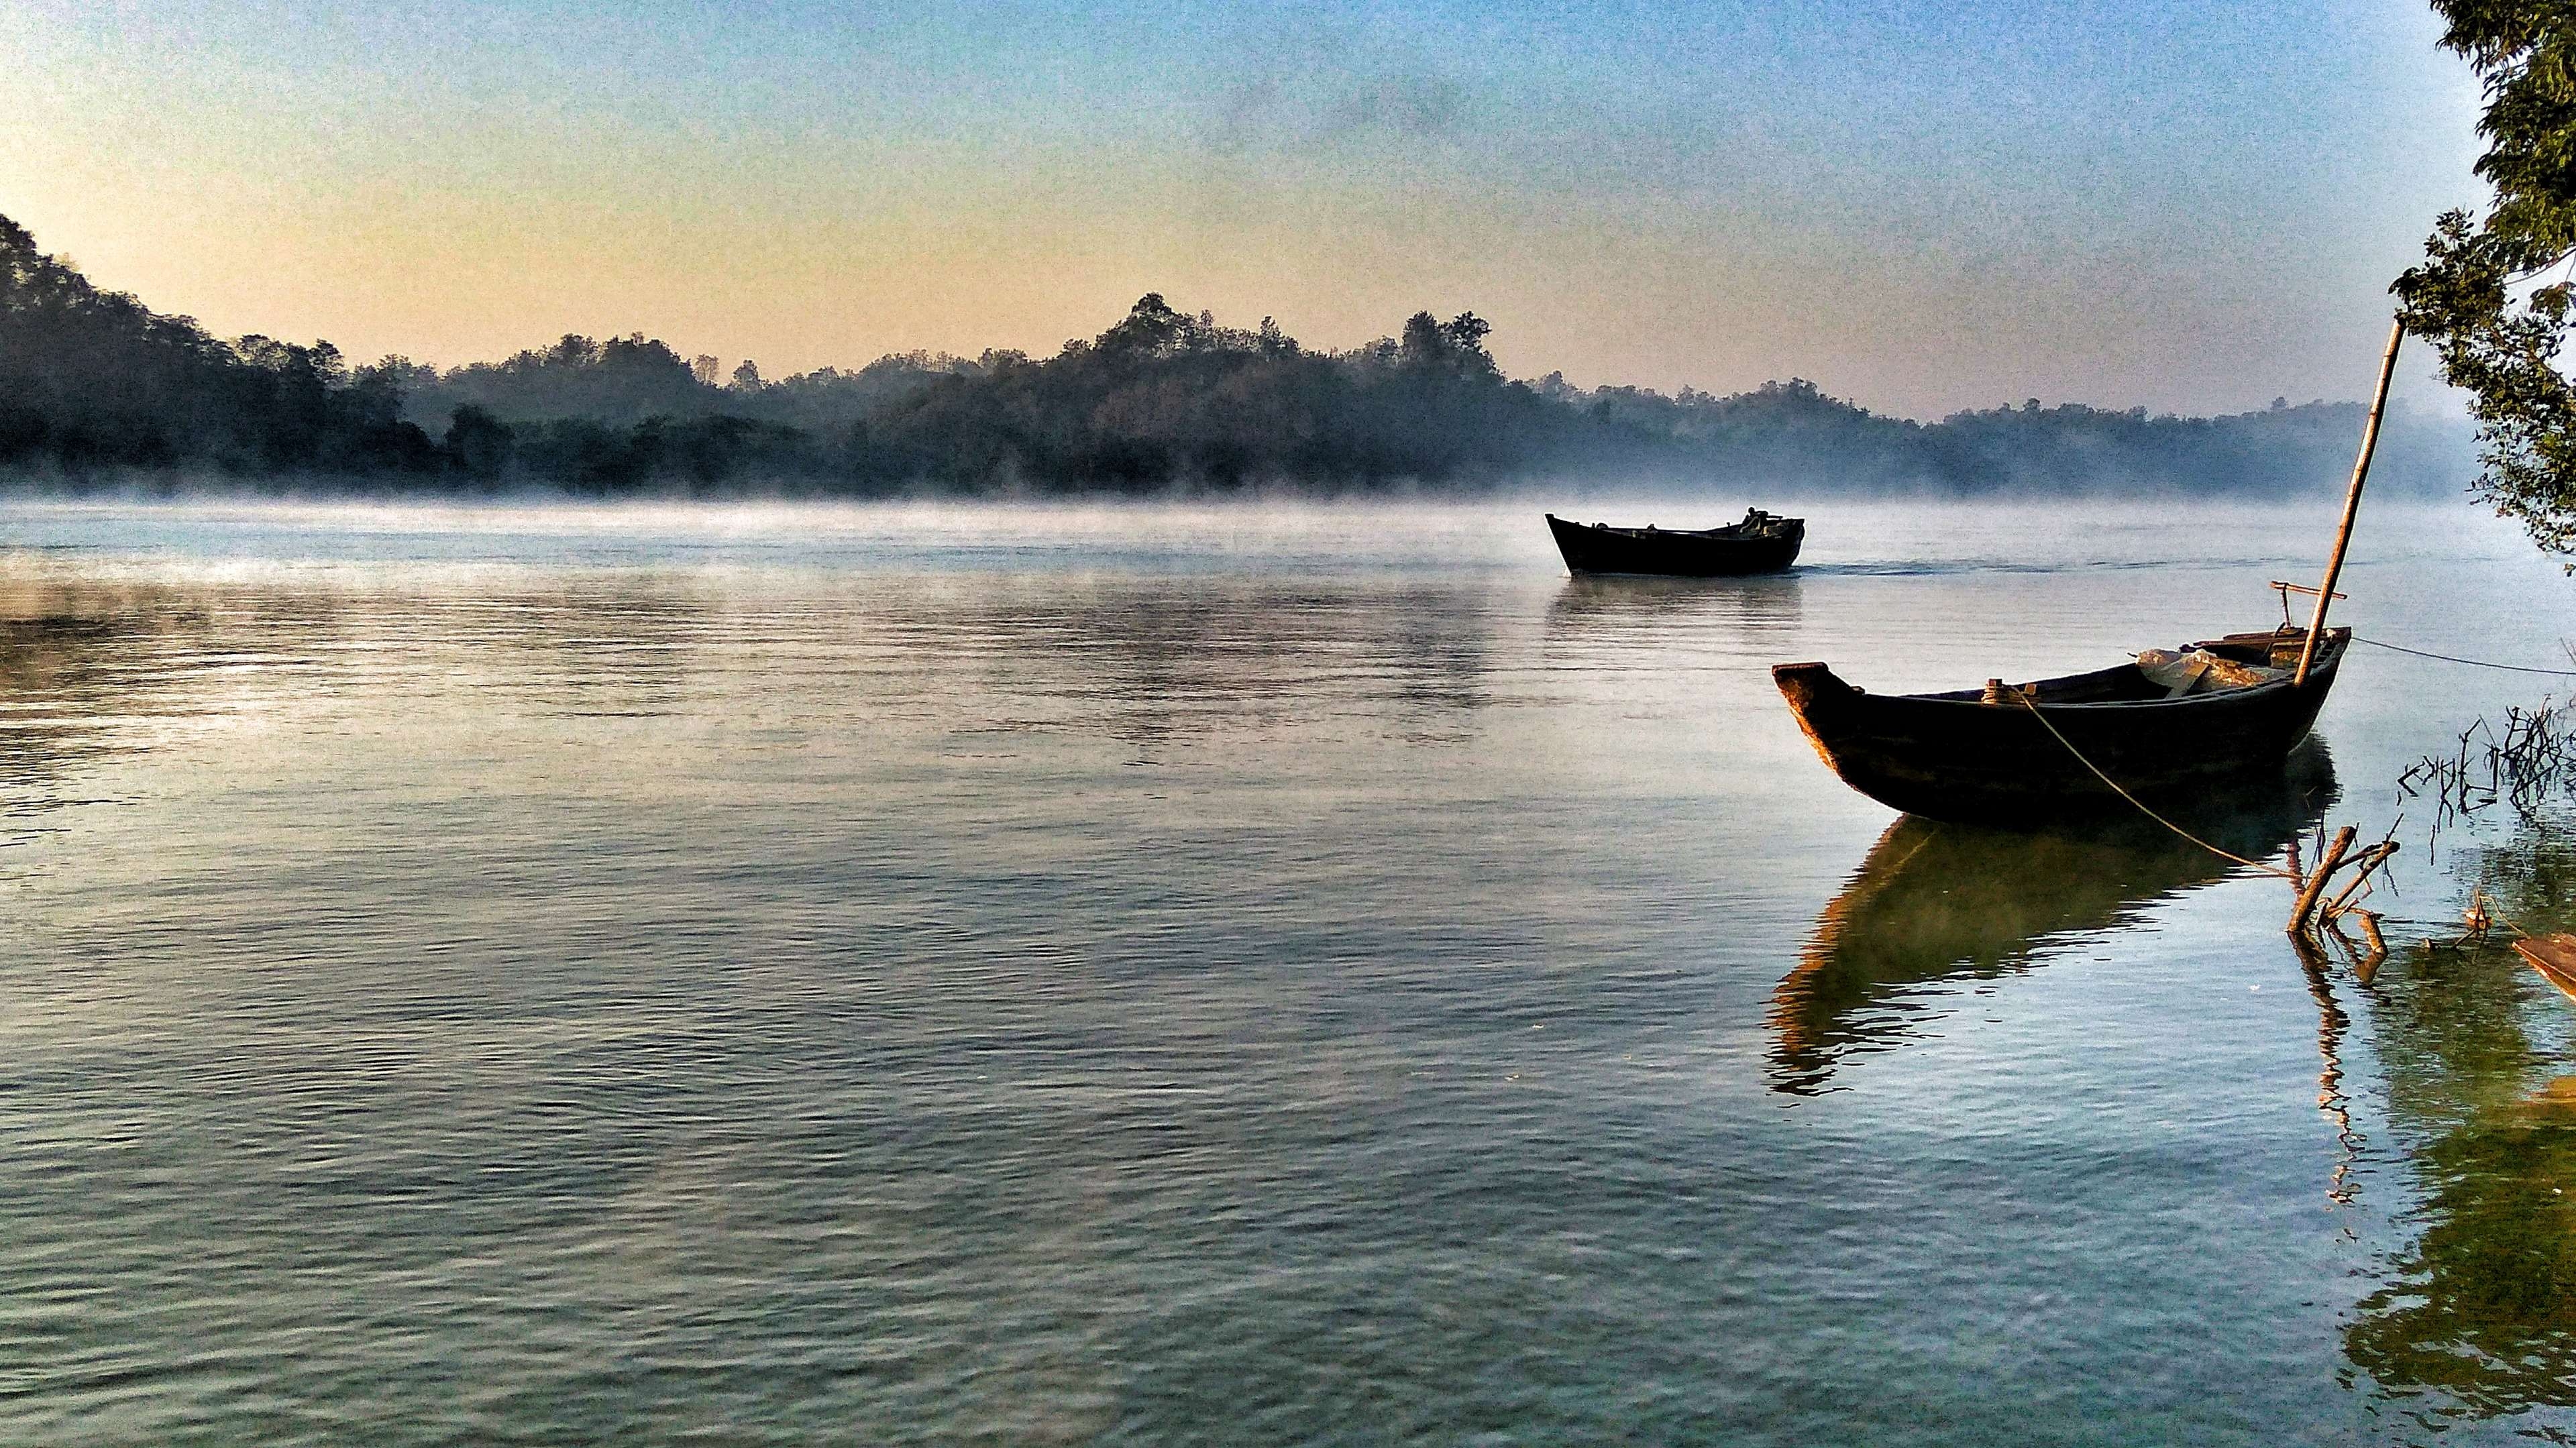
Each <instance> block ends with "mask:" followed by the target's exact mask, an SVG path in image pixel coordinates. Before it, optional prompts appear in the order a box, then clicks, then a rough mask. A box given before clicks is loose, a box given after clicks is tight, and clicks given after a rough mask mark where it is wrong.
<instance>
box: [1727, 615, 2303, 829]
mask: <svg viewBox="0 0 2576 1448" xmlns="http://www.w3.org/2000/svg"><path fill="white" fill-rule="evenodd" d="M2351 637H2352V631H2351V630H2350V629H2334V630H2331V631H2329V632H2328V633H2327V634H2326V636H2325V638H2324V640H2323V641H2322V642H2321V643H2320V644H2319V646H2318V648H2317V650H2316V656H2315V658H2314V660H2313V661H2312V662H2311V664H2310V666H2309V669H2308V674H2307V678H2306V679H2305V680H2304V681H2300V680H2297V679H2296V678H2295V676H2294V675H2293V673H2292V668H2293V666H2295V665H2296V664H2297V663H2298V660H2299V654H2300V650H2301V648H2302V646H2303V645H2304V644H2305V643H2306V641H2307V631H2306V630H2304V629H2299V628H2294V627H2290V626H2288V625H2284V626H2283V627H2281V628H2279V629H2275V630H2272V631H2270V632H2268V633H2244V634H2229V635H2227V636H2226V637H2224V638H2220V639H2212V640H2208V641H2206V642H2202V643H2198V644H2193V645H2191V646H2190V649H2189V651H2188V652H2187V653H2186V654H2184V655H2183V656H2182V658H2184V659H2188V660H2191V661H2192V662H2191V664H2190V665H2188V666H2187V669H2188V670H2189V671H2193V672H2192V676H2191V677H2190V678H2188V679H2185V680H2184V681H2183V682H2181V683H2180V684H2179V685H2177V684H2176V683H2175V682H2173V680H2175V679H2176V678H2177V677H2179V675H2177V673H2176V672H2175V666H2174V665H2173V664H2164V665H2162V666H2154V667H2156V672H2157V673H2159V674H2160V675H2162V676H2163V677H2162V678H2161V679H2159V678H2152V677H2150V676H2149V668H2150V667H2151V666H2142V665H2141V664H2139V663H2135V662H2132V663H2128V664H2122V665H2120V666H2118V667H2116V668H2109V669H2100V670H2096V671H2094V672H2092V673H2088V674H2070V675H2067V676H2066V677H2063V678H2056V679H2041V680H2038V681H2037V682H2035V683H2029V684H2018V685H2008V686H2006V685H2001V684H2000V681H1996V682H1995V683H1990V684H1988V685H1987V687H1986V688H1984V689H1959V690H1952V691H1950V692H1947V693H1937V694H1870V693H1867V692H1864V691H1863V690H1860V689H1856V688H1854V687H1852V686H1851V685H1850V684H1847V683H1845V682H1843V680H1841V679H1840V678H1837V677H1836V676H1835V674H1834V671H1833V670H1832V669H1831V668H1830V667H1828V666H1826V665H1824V664H1820V663H1810V664H1781V665H1778V666H1777V667H1775V668H1773V669H1772V671H1771V677H1772V681H1773V682H1774V683H1776V684H1778V685H1779V687H1780V692H1781V694H1782V695H1783V696H1785V697H1786V698H1787V699H1788V701H1789V707H1790V709H1791V710H1792V711H1793V712H1795V713H1796V715H1797V717H1798V727H1799V728H1801V729H1803V730H1805V731H1806V735H1807V738H1808V740H1809V741H1810V742H1812V743H1813V744H1814V745H1815V746H1816V752H1817V753H1818V754H1820V755H1822V756H1824V760H1825V763H1826V764H1828V765H1830V766H1831V767H1832V768H1833V771H1834V773H1836V774H1838V775H1840V776H1842V779H1843V782H1844V783H1846V784H1848V785H1850V786H1851V787H1852V788H1854V789H1856V790H1859V791H1860V792H1861V793H1863V794H1865V795H1868V796H1869V797H1870V798H1872V799H1874V800H1877V801H1878V802H1880V803H1881V804H1884V805H1887V806H1889V807H1890V808H1893V809H1899V810H1903V811H1905V812H1906V813H1908V814H1919V815H1925V816H1928V817H1930V818H1933V819H1944V820H1962V821H1968V822H1972V823H1986V824H2024V823H2030V822H2033V821H2038V820H2046V819H2056V818H2066V817H2069V816H2080V815H2085V814H2098V813H2103V812H2106V811H2112V810H2120V809H2127V808H2130V806H2129V805H2128V804H2127V803H2126V802H2124V801H2123V800H2122V799H2121V798H2120V795H2119V793H2118V791H2116V790H2114V789H2113V788H2112V787H2111V786H2110V785H2109V784H2106V783H2104V782H2103V778H2102V776H2103V775H2107V776H2109V777H2110V779H2111V780H2114V781H2116V782H2117V783H2118V785H2119V787H2120V789H2123V790H2126V791H2128V792H2129V793H2130V794H2131V795H2134V796H2136V797H2137V798H2138V799H2140V800H2142V801H2145V802H2147V803H2149V804H2158V803H2165V804H2170V803H2173V802H2176V801H2190V800H2194V799H2200V798H2205V797H2207V796H2210V795H2211V794H2213V793H2216V792H2222V791H2226V790H2230V789H2234V788H2241V787H2242V786H2243V784H2244V783H2245V782H2246V781H2247V780H2249V779H2257V778H2260V777H2261V776H2263V775H2266V774H2274V775H2277V774H2278V772H2279V771H2280V768H2281V765H2282V762H2283V761H2284V760H2286V759H2288V758H2289V755H2290V751H2291V749H2293V748H2294V747H2296V746H2297V744H2298V743H2299V741H2300V740H2301V739H2304V738H2306V737H2307V734H2308V729H2309V727H2310V726H2311V725H2313V724H2314V723H2315V722H2316V718H2317V711H2318V710H2319V709H2322V708H2323V707H2324V706H2325V701H2326V694H2327V691H2328V690H2330V689H2332V688H2333V687H2334V680H2335V670H2336V666H2337V665H2339V664H2340V663H2341V662H2342V661H2343V654H2344V649H2345V646H2346V644H2347V643H2348V641H2349V640H2350V639H2351ZM2200 671H2205V672H2207V673H2210V674H2212V675H2218V674H2224V675H2227V676H2229V678H2232V679H2236V680H2242V681H2243V682H2228V681H2226V680H2223V679H2220V678H2217V677H2209V678H2203V677H2200ZM2079 754H2080V755H2081V756H2082V757H2081V758H2078V757H2077V756H2078V755H2079ZM2086 761H2090V763H2091V765H2092V766H2093V767H2092V768H2087V767H2086ZM2096 769H2098V770H2100V771H2101V773H2100V774H2096V773H2095V772H2094V771H2095V770H2096Z"/></svg>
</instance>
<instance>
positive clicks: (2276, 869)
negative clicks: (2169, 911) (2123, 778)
mask: <svg viewBox="0 0 2576 1448" xmlns="http://www.w3.org/2000/svg"><path fill="white" fill-rule="evenodd" d="M2013 697H2014V698H2016V699H2019V700H2020V701H2021V705H2022V707H2023V708H2025V709H2028V710H2029V711H2030V717H2032V718H2034V719H2036V720H2038V721H2039V724H2040V727H2041V728H2043V729H2046V730H2047V731H2048V732H2049V733H2051V734H2054V735H2056V736H2057V742H2058V743H2060V744H2063V745H2065V746H2066V752H2067V753H2069V754H2072V755H2074V756H2075V762H2076V763H2078V764H2081V765H2083V766H2084V767H2085V768H2086V769H2089V770H2092V771H2093V777H2094V778H2095V779H2098V780H2100V781H2102V782H2103V783H2104V784H2107V785H2109V786H2110V787H2111V792H2112V793H2113V794H2116V795H2118V796H2119V797H2120V798H2122V799H2125V800H2127V801H2128V802H2129V803H2131V804H2133V805H2136V806H2137V807H2138V813H2140V814H2142V815H2145V816H2146V817H2147V818H2149V819H2151V820H2154V821H2155V822H2156V823H2157V824H2160V825H2163V826H2164V827H2165V828H2166V829H2169V830H2171V831H2173V832H2174V833H2175V834H2177V835H2180V836H2182V837H2183V838H2184V839H2186V840H2189V841H2191V842H2192V843H2193V844H2195V845H2198V846H2200V847H2201V848H2202V849H2204V850H2207V851H2209V852H2210V853H2211V854H2213V855H2216V856H2218V857H2219V858H2220V859H2222V860H2234V861H2235V862H2236V863H2238V864H2240V865H2244V866H2246V867H2248V868H2250V869H2256V870H2261V871H2263V872H2264V873H2265V874H2267V875H2278V876H2280V877H2281V878H2282V879H2284V880H2287V881H2289V882H2290V883H2291V884H2293V885H2303V884H2305V883H2307V882H2306V881H2304V880H2301V879H2300V878H2299V876H2298V874H2297V873H2296V872H2295V871H2291V870H2286V869H2283V868H2282V867H2281V866H2279V865H2275V864H2273V863H2272V862H2271V861H2269V860H2249V859H2247V858H2245V857H2244V856H2243V855H2240V854H2237V853H2235V852H2233V851H2231V850H2222V849H2220V848H2219V847H2218V846H2216V845H2213V844H2211V843H2210V842H2209V841H2207V840H2204V839H2202V838H2201V837H2200V836H2198V835H2195V834H2193V833H2192V832H2191V831H2189V830H2187V829H2184V828H2183V827H2182V826H2180V825H2178V824H2175V823H2174V822H2173V821H2172V820H2169V819H2166V818H2165V817H2164V816H2163V815H2160V814H2158V813H2156V812H2155V811H2154V810H2151V809H2149V808H2147V805H2146V802H2145V801H2144V800H2141V799H2139V798H2138V797H2137V796H2136V795H2134V794H2131V793H2129V792H2128V791H2127V790H2125V789H2122V788H2121V787H2120V782H2119V781H2118V780H2116V779H2113V778H2112V777H2111V776H2109V775H2107V774H2104V773H2103V772H2102V767H2101V766H2100V765H2097V764H2095V763H2094V762H2093V761H2092V760H2090V759H2087V758H2085V757H2084V751H2083V750H2081V749H2078V748H2076V747H2075V744H2074V741H2072V740H2070V739H2068V738H2067V737H2066V736H2065V735H2063V734H2059V733H2058V732H2057V726H2056V725H2054V724H2051V723H2050V722H2048V716H2047V715H2046V714H2043V713H2041V712H2040V709H2039V701H2038V700H2036V699H2033V698H2031V696H2029V695H2028V694H2024V693H2021V692H2019V691H2018V690H2016V691H2015V692H2014V694H2013Z"/></svg>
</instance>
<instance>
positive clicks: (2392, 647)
mask: <svg viewBox="0 0 2576 1448" xmlns="http://www.w3.org/2000/svg"><path fill="white" fill-rule="evenodd" d="M2352 641H2353V642H2354V643H2357V644H2368V645H2370V646H2371V647H2372V648H2375V649H2387V650H2389V651H2390V652H2392V653H2400V654H2413V655H2414V656H2415V657H2417V658H2419V659H2439V660H2441V661H2442V662H2443V663H2446V664H2467V665H2468V666H2469V667H2471V668H2473V669H2501V670H2503V671H2504V672H2506V673H2508V674H2547V675H2549V676H2550V677H2552V678H2559V679H2576V669H2535V668H2533V667H2531V666H2530V665H2529V664H2497V663H2489V662H2488V661H2487V660H2485V659H2464V658H2461V657H2460V656H2459V655H2457V654H2436V653H2428V652H2426V651H2425V650H2423V649H2410V648H2408V647H2406V646H2405V645H2404V644H2392V643H2388V642H2386V641H2384V640H2381V639H2366V638H2363V637H2362V636H2361V635H2359V634H2354V635H2353V636H2352Z"/></svg>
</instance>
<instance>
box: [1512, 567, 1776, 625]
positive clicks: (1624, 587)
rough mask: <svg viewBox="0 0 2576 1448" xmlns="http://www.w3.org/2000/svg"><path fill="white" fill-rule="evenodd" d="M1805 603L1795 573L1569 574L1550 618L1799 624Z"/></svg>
mask: <svg viewBox="0 0 2576 1448" xmlns="http://www.w3.org/2000/svg"><path fill="white" fill-rule="evenodd" d="M1804 603H1805V595H1804V592H1803V586H1802V585H1801V583H1800V581H1799V578H1798V575H1796V574H1794V573H1787V574H1768V575H1764V576H1761V577H1754V578H1569V579H1567V580H1566V582H1565V587H1564V588H1562V589H1560V590H1559V591H1558V592H1557V595H1556V599H1555V601H1554V602H1552V603H1551V604H1549V605H1548V622H1549V623H1550V624H1551V625H1553V626H1557V627H1560V628H1565V629H1580V628H1584V627H1589V626H1599V625H1604V624H1607V625H1611V626H1617V625H1621V624H1636V623H1653V622H1661V621H1664V620H1667V619H1673V618H1729V619H1739V620H1742V621H1744V622H1747V623H1757V624H1794V623H1796V622H1797V621H1798V619H1799V616H1800V614H1801V613H1802V612H1803V609H1804Z"/></svg>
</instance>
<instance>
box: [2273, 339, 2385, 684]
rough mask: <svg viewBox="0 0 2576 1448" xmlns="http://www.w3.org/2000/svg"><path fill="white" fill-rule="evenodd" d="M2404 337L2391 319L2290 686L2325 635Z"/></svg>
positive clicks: (2304, 672)
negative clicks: (2358, 453) (2357, 453)
mask: <svg viewBox="0 0 2576 1448" xmlns="http://www.w3.org/2000/svg"><path fill="white" fill-rule="evenodd" d="M2405 340H2406V324H2405V323H2404V322H2391V323H2390V324H2389V326H2388V353H2387V355H2386V356H2384V357H2381V358H2380V359H2379V389H2378V390H2377V391H2375V392H2373V393H2372V394H2371V395H2370V420H2369V421H2368V422H2366V423H2364V424H2363V425H2362V429H2361V456H2359V457H2357V458H2355V459H2353V462H2352V486H2351V487H2349V488H2347V489H2345V490H2344V495H2343V522H2342V524H2341V525H2339V526H2338V527H2337V528H2336V529H2335V541H2334V556H2333V557H2331V558H2328V559H2327V560H2326V581H2325V584H2324V586H2323V587H2321V588H2319V589H2318V590H2317V612H2316V616H2315V617H2314V618H2311V619H2309V620H2308V640H2307V642H2306V643H2303V644H2301V645H2299V672H2298V675H2297V677H2295V678H2293V679H2292V680H2291V681H2290V682H2291V685H2292V686H2293V687H2296V686H2298V685H2301V684H2304V683H2306V682H2307V681H2308V665H2309V664H2310V663H2313V662H2314V661H2315V660H2316V656H2317V641H2318V640H2319V639H2321V638H2323V637H2325V632H2326V607H2327V605H2329V604H2331V603H2333V602H2334V596H2335V591H2334V586H2335V576H2336V575H2337V574H2340V573H2342V572H2343V553H2344V549H2346V548H2348V547H2350V546H2351V544H2352V519H2353V515H2354V514H2356V513H2358V512H2360V511H2361V484H2362V480H2363V479H2365V478H2367V477H2369V476H2370V454H2371V451H2372V449H2374V448H2377V447H2378V446H2379V419H2380V416H2381V414H2383V413H2385V412H2386V411H2387V410H2388V380H2389V379H2390V378H2391V377H2394V376H2395V375H2396V374H2397V344H2398V343H2400V342H2403V341H2405Z"/></svg>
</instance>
